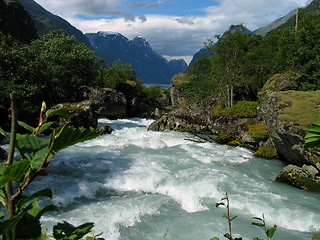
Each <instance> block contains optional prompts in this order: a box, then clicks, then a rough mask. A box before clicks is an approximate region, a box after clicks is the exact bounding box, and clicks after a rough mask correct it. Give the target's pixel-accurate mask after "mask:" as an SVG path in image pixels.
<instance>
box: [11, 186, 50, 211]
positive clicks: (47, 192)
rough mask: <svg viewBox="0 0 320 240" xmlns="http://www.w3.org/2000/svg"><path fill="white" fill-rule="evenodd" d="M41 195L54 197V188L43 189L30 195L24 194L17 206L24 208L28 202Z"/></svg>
mask: <svg viewBox="0 0 320 240" xmlns="http://www.w3.org/2000/svg"><path fill="white" fill-rule="evenodd" d="M39 197H48V198H52V190H51V189H43V190H41V191H38V192H35V193H33V194H31V195H29V196H25V195H22V196H21V199H20V200H19V202H18V203H17V208H18V209H22V208H23V207H24V206H25V205H26V204H27V203H28V202H30V201H32V200H34V199H37V198H39Z"/></svg>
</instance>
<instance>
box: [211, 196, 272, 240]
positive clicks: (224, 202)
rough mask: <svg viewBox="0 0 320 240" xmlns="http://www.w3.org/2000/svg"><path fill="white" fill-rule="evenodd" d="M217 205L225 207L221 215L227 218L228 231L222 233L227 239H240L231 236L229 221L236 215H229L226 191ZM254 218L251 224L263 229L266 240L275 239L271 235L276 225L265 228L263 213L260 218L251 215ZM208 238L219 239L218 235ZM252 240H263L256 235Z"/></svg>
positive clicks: (240, 239) (240, 238)
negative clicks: (225, 211) (224, 212)
mask: <svg viewBox="0 0 320 240" xmlns="http://www.w3.org/2000/svg"><path fill="white" fill-rule="evenodd" d="M219 206H225V208H226V209H227V214H225V215H224V216H223V217H225V218H226V219H227V220H228V228H229V233H226V234H225V235H223V236H224V237H225V238H227V239H229V240H242V237H237V238H233V237H232V230H231V222H232V221H233V220H234V219H236V218H237V217H238V216H237V215H236V216H234V217H231V216H230V200H229V197H228V193H227V192H226V196H225V197H224V198H221V202H219V203H216V207H219ZM253 219H254V220H256V222H252V225H255V226H258V227H260V228H262V229H263V230H264V233H265V234H266V236H267V240H275V239H274V238H272V237H273V235H274V234H275V232H276V230H277V226H276V225H274V227H273V228H270V229H267V227H266V222H265V218H264V215H263V214H262V218H258V217H253ZM210 240H219V238H218V237H214V238H211V239H210ZM253 240H263V239H260V238H258V237H254V238H253Z"/></svg>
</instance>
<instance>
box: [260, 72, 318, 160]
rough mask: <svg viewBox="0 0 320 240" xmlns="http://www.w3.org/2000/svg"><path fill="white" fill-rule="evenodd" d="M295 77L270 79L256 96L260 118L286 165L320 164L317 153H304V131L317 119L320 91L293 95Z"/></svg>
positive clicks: (284, 76)
mask: <svg viewBox="0 0 320 240" xmlns="http://www.w3.org/2000/svg"><path fill="white" fill-rule="evenodd" d="M295 79H296V75H294V74H288V73H287V74H282V75H279V74H278V75H276V76H274V77H273V78H271V79H270V80H269V81H268V82H267V83H266V85H265V86H264V87H263V89H262V90H261V92H260V93H259V94H258V96H259V99H260V104H261V115H262V118H263V120H264V122H265V125H266V128H267V130H268V133H269V136H270V137H271V139H272V141H273V143H274V145H275V147H276V149H277V150H278V152H279V153H280V154H281V155H282V156H283V157H284V158H285V159H286V160H287V161H289V162H291V163H293V164H295V165H298V166H302V165H303V164H307V165H315V164H316V163H317V162H319V161H320V158H319V156H320V154H319V152H317V151H316V150H308V151H307V150H304V149H303V148H302V146H303V144H304V137H305V134H306V132H305V130H306V129H307V128H308V127H309V126H310V124H311V123H312V122H313V121H315V120H317V119H318V118H319V114H320V109H319V104H320V91H314V92H300V91H296V86H297V84H296V81H295Z"/></svg>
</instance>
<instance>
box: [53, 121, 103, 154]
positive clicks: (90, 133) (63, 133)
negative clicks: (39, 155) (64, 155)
mask: <svg viewBox="0 0 320 240" xmlns="http://www.w3.org/2000/svg"><path fill="white" fill-rule="evenodd" d="M95 137H97V134H96V132H95V131H94V130H88V129H76V128H71V127H68V126H63V127H62V128H61V129H59V131H58V133H57V134H56V135H55V136H54V138H55V139H54V144H53V147H52V151H53V152H54V153H57V152H59V151H60V150H62V149H65V148H67V147H70V146H72V145H74V144H76V143H79V142H83V141H87V140H91V139H93V138H95Z"/></svg>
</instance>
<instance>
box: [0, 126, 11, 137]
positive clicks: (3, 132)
mask: <svg viewBox="0 0 320 240" xmlns="http://www.w3.org/2000/svg"><path fill="white" fill-rule="evenodd" d="M0 133H1V134H2V135H3V136H4V137H5V138H6V139H10V133H7V132H6V131H4V130H3V129H2V128H1V127H0Z"/></svg>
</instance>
